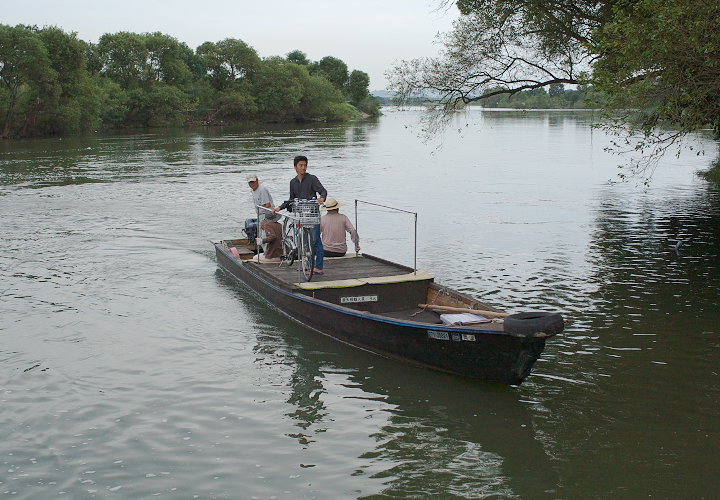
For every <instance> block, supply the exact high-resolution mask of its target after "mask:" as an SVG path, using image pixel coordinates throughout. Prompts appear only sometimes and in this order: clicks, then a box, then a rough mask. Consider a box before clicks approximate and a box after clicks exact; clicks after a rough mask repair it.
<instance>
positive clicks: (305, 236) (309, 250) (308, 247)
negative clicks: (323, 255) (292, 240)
mask: <svg viewBox="0 0 720 500" xmlns="http://www.w3.org/2000/svg"><path fill="white" fill-rule="evenodd" d="M300 244H301V248H302V251H301V252H300V267H301V269H302V273H303V276H305V281H310V280H311V279H312V276H313V273H314V272H315V245H314V238H313V235H312V229H309V228H306V227H304V228H302V232H301V233H300Z"/></svg>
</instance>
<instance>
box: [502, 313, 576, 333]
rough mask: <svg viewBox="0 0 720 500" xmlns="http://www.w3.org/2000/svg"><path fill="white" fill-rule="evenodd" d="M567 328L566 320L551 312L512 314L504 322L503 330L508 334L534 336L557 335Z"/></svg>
mask: <svg viewBox="0 0 720 500" xmlns="http://www.w3.org/2000/svg"><path fill="white" fill-rule="evenodd" d="M564 328H565V320H564V319H563V317H562V315H561V314H558V313H549V312H523V313H517V314H511V315H510V316H508V317H506V318H505V320H504V321H503V330H504V331H505V332H507V333H516V334H520V335H532V334H533V333H540V332H542V333H547V334H548V335H556V334H558V333H560V332H562V331H563V329H564Z"/></svg>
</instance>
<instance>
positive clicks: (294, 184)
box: [272, 155, 327, 274]
mask: <svg viewBox="0 0 720 500" xmlns="http://www.w3.org/2000/svg"><path fill="white" fill-rule="evenodd" d="M293 166H294V167H295V172H296V173H297V176H295V177H293V178H292V180H291V181H290V199H289V200H287V201H284V202H283V204H282V205H280V206H279V207H275V208H273V212H272V213H273V215H274V214H276V213H277V211H278V210H283V209H285V208H287V207H289V206H290V205H291V204H292V200H294V199H295V198H297V199H299V200H312V199H315V198H317V202H318V203H320V204H322V203H323V202H324V201H325V198H327V189H325V188H324V187H323V185H322V183H321V182H320V179H318V178H317V177H315V176H314V175H312V174H308V173H307V168H308V159H307V157H306V156H302V155H300V156H296V157H295V159H294V160H293ZM313 238H314V239H315V269H314V270H313V272H314V273H315V274H323V272H324V271H323V258H324V256H325V251H324V250H323V244H322V240H321V239H320V224H318V225H317V226H315V227H314V228H313Z"/></svg>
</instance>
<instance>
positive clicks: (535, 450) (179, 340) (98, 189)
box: [0, 110, 720, 498]
mask: <svg viewBox="0 0 720 500" xmlns="http://www.w3.org/2000/svg"><path fill="white" fill-rule="evenodd" d="M417 118H418V114H417V113H415V112H413V111H409V112H397V111H394V110H387V113H386V115H385V116H384V117H382V118H381V119H380V120H379V121H377V122H374V123H361V124H354V125H350V126H332V127H325V126H298V127H292V128H280V127H267V128H263V129H250V128H246V129H243V128H236V129H225V130H213V131H209V130H196V131H172V132H153V133H142V134H127V135H114V136H98V137H90V138H63V139H62V140H60V139H43V140H37V141H21V142H3V143H0V210H2V214H3V221H2V225H1V226H0V236H2V238H1V239H0V277H1V283H2V287H0V293H1V294H2V300H1V301H0V404H2V408H3V411H2V412H1V413H0V440H1V442H2V444H1V445H0V470H2V471H3V473H0V492H2V493H3V494H6V495H12V496H16V497H18V498H44V497H47V496H50V495H53V496H54V495H57V494H60V493H64V494H66V495H69V496H71V497H73V498H98V497H101V498H105V497H113V496H114V497H117V498H145V497H150V496H153V495H159V496H170V497H181V498H192V497H194V496H197V497H199V498H213V497H214V498H236V497H237V494H238V493H237V492H238V491H243V492H246V493H244V494H245V495H247V496H248V497H253V496H254V497H259V498H267V497H270V496H281V495H282V496H292V497H308V498H359V497H373V498H375V497H383V496H384V497H387V498H418V497H431V498H448V497H459V498H608V497H613V498H638V497H643V496H653V497H661V498H701V497H706V498H709V497H710V496H711V492H714V491H715V490H716V489H717V487H718V486H720V484H719V483H718V480H717V474H716V471H717V470H718V469H719V468H720V463H719V459H718V458H717V449H718V446H720V436H718V434H717V432H716V430H715V427H716V421H717V417H718V401H719V400H720V394H719V392H720V391H719V389H718V387H719V385H718V383H717V380H718V369H717V361H718V349H720V344H718V342H717V338H718V333H719V332H718V327H717V325H718V324H719V323H720V321H719V320H720V299H719V298H718V297H719V296H720V294H719V293H718V290H719V289H720V265H719V264H720V251H719V242H720V234H719V232H720V229H719V228H720V226H719V225H718V224H717V222H716V221H717V220H718V217H719V216H720V192H719V191H718V190H717V189H716V188H714V187H712V186H708V185H707V184H705V183H704V182H703V181H701V180H699V179H698V178H696V177H695V176H694V174H693V172H694V171H695V170H698V169H701V168H704V167H706V166H707V165H708V164H709V162H710V159H709V158H711V157H712V155H710V154H709V155H708V156H706V157H689V158H680V159H677V158H667V159H665V160H664V164H663V165H662V166H661V168H659V169H658V171H657V174H656V179H655V181H654V183H653V184H652V185H651V186H650V188H648V189H644V188H642V187H639V186H635V185H633V184H608V182H607V181H608V180H609V179H612V178H613V176H614V174H615V171H616V164H617V163H618V161H619V160H618V159H617V158H614V157H609V156H607V155H606V154H605V153H604V151H603V147H604V146H605V145H606V144H607V138H605V137H604V136H603V135H602V134H600V133H599V132H598V131H597V130H592V129H591V128H590V126H591V125H592V124H593V123H594V120H595V119H596V118H595V117H594V116H593V115H592V114H583V113H570V112H549V113H544V112H530V113H518V112H499V111H498V112H479V111H477V110H470V111H468V113H466V114H459V115H458V116H457V118H456V123H454V125H453V127H451V128H450V129H449V131H448V132H447V133H446V134H445V135H444V136H443V137H442V138H441V140H440V141H435V142H431V143H428V144H424V143H422V142H420V141H418V138H417V137H416V131H417V128H414V127H415V124H416V123H417ZM695 140H696V141H697V143H698V145H699V146H702V147H705V148H706V149H707V150H708V152H712V151H713V150H714V149H713V148H715V146H714V145H713V143H711V142H707V141H706V139H704V138H702V137H698V138H696V139H695ZM440 143H441V145H442V147H438V145H439V144H440ZM299 152H303V153H306V154H307V155H308V156H309V157H310V171H311V172H313V173H315V174H317V175H318V176H319V177H320V178H321V180H322V181H323V183H324V184H325V186H326V187H327V188H328V190H329V191H330V193H331V195H333V196H335V197H336V198H338V199H340V200H341V201H345V202H347V206H346V207H345V208H344V209H343V210H344V211H345V213H347V214H348V215H350V216H352V215H353V213H352V211H353V210H352V208H353V203H352V201H353V200H354V199H362V200H367V201H372V202H376V203H382V204H388V205H392V206H397V207H399V208H402V209H405V210H408V211H414V212H417V213H418V214H419V226H418V246H417V248H418V256H417V258H418V265H419V267H421V268H425V269H428V270H430V271H431V272H433V273H434V274H435V275H436V276H437V280H438V281H439V282H441V283H443V284H446V285H449V286H452V287H455V288H458V289H460V290H462V291H464V292H465V293H468V294H470V295H473V296H476V297H478V298H480V299H482V300H486V301H488V302H491V303H495V304H497V305H499V306H501V307H505V308H507V309H508V310H511V311H517V310H528V309H538V308H540V309H552V310H561V311H563V312H564V313H565V315H566V318H567V320H568V321H567V325H568V328H567V331H566V332H564V334H563V335H560V336H558V337H555V338H553V339H552V340H551V341H550V342H548V345H547V348H546V350H545V352H544V354H543V357H542V358H541V359H540V361H539V362H538V363H537V365H536V368H535V370H534V372H533V375H532V376H531V377H529V379H528V380H527V381H526V382H525V383H524V384H523V385H522V386H520V387H515V388H510V387H504V386H499V385H495V384H487V383H483V382H478V381H471V380H465V379H460V378H457V377H452V376H448V375H444V374H438V373H434V372H430V371H426V370H421V369H417V368H414V367H410V366H405V365H402V364H398V363H396V362H392V361H389V360H385V359H383V358H379V357H377V356H375V355H372V354H369V353H366V352H364V351H360V350H357V349H354V348H352V347H350V346H347V345H344V344H341V343H338V342H336V341H334V340H332V339H329V338H325V337H322V336H319V335H318V334H317V333H315V332H312V331H309V330H307V329H305V328H302V327H299V326H298V325H296V324H295V323H294V322H292V321H291V320H290V319H288V318H286V317H284V316H282V315H279V314H278V311H276V310H274V309H273V308H271V307H269V306H268V305H267V304H265V303H264V302H262V301H261V300H260V299H258V298H257V297H256V296H254V295H253V294H252V293H251V292H249V291H248V290H245V289H244V288H243V287H242V286H240V285H239V284H238V283H236V282H235V281H234V280H232V279H231V278H230V277H228V276H227V275H225V274H224V273H223V272H221V271H218V270H217V266H216V263H215V261H214V254H213V250H212V247H211V246H210V244H209V243H208V240H209V239H219V238H225V237H228V236H235V235H238V234H239V228H240V226H241V224H242V221H243V220H244V219H245V218H246V217H247V216H248V215H249V214H250V213H252V209H251V200H250V196H249V192H248V191H247V187H246V185H245V182H244V179H245V174H246V173H248V172H253V173H257V174H258V175H259V176H260V179H261V181H262V182H265V183H266V184H267V185H268V186H269V187H270V188H271V190H272V192H273V195H274V197H275V199H276V200H279V199H282V198H283V196H284V192H285V191H286V190H287V185H288V181H289V179H290V177H291V176H292V166H291V158H292V157H293V156H294V155H295V154H297V153H299ZM358 229H359V232H360V235H361V239H362V245H363V249H364V250H365V251H367V252H368V253H373V254H377V255H380V256H390V257H392V258H396V259H397V260H400V261H402V262H404V263H406V264H412V262H413V246H412V243H411V237H412V233H413V229H414V228H413V221H412V218H410V219H408V218H407V217H406V216H404V215H402V216H396V215H394V214H390V213H387V212H385V211H382V210H374V209H373V210H370V209H363V210H361V212H360V213H359V214H358ZM679 242H680V243H679ZM328 272H331V267H330V266H328ZM5 471H7V472H5ZM698 477H701V478H703V479H702V480H697V478H698Z"/></svg>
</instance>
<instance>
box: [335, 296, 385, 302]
mask: <svg viewBox="0 0 720 500" xmlns="http://www.w3.org/2000/svg"><path fill="white" fill-rule="evenodd" d="M377 301H378V296H377V295H359V296H356V297H340V303H341V304H357V303H359V302H377Z"/></svg>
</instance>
